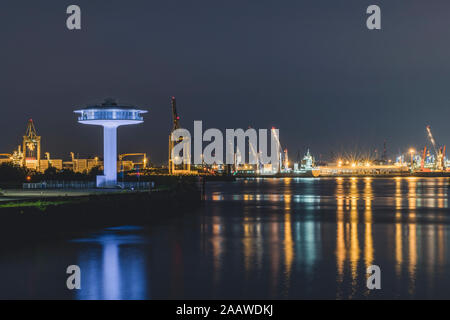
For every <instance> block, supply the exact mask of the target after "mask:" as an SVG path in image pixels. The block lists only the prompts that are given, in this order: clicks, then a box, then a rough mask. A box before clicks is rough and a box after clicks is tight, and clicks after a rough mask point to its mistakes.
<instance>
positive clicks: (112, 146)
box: [97, 126, 117, 187]
mask: <svg viewBox="0 0 450 320" xmlns="http://www.w3.org/2000/svg"><path fill="white" fill-rule="evenodd" d="M99 178H100V179H99ZM99 180H100V181H99ZM116 185H117V126H104V127H103V176H102V177H98V178H97V186H98V187H115V186H116Z"/></svg>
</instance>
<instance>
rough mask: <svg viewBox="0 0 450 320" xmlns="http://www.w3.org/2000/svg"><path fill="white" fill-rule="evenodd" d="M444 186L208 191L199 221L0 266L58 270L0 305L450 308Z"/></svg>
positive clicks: (439, 182) (340, 181) (304, 181)
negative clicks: (196, 302) (315, 301)
mask: <svg viewBox="0 0 450 320" xmlns="http://www.w3.org/2000/svg"><path fill="white" fill-rule="evenodd" d="M447 183H448V180H447V179H444V178H390V179H379V178H336V179H331V178H330V179H309V178H288V179H249V180H239V181H236V182H232V183H229V182H224V183H222V182H217V183H208V186H207V194H206V198H207V201H206V202H205V204H204V205H203V206H202V207H201V208H200V209H199V210H198V211H199V212H198V213H197V214H193V215H187V216H185V217H183V218H179V219H176V220H175V221H170V222H166V223H160V224H156V225H154V226H151V227H145V228H137V227H120V228H112V229H105V230H103V231H100V232H98V233H93V234H87V235H85V236H83V237H78V238H76V239H72V240H71V241H68V242H64V243H61V244H58V245H57V246H40V247H38V248H35V249H34V250H33V252H32V253H30V252H25V253H21V259H15V260H13V261H14V262H13V263H12V264H13V265H14V264H15V265H14V267H13V268H7V266H8V265H7V263H6V262H5V261H6V260H7V259H6V258H5V259H2V260H0V271H1V272H2V274H8V272H9V275H10V277H5V278H6V279H15V278H14V277H21V276H22V275H21V274H15V272H16V271H15V270H21V271H22V270H23V269H24V266H26V268H25V269H27V268H29V269H30V270H32V271H30V272H31V273H32V275H33V276H29V278H32V279H35V278H36V274H42V273H43V269H49V270H47V271H49V272H48V274H47V276H42V277H41V278H42V280H41V278H39V277H37V278H38V280H34V282H33V286H29V285H22V284H20V285H19V286H17V283H15V282H14V281H13V280H10V282H8V280H7V281H6V286H7V287H8V288H13V287H14V286H16V287H14V288H15V291H14V290H12V289H11V291H1V292H0V297H11V292H14V295H13V296H14V297H27V298H30V297H43V296H44V297H57V298H74V299H167V298H174V299H195V298H200V299H201V298H203V299H205V298H206V299H209V298H226V299H231V298H252V299H258V298H277V299H278V298H281V299H282V298H329V299H335V298H338V299H348V298H363V299H364V298H450V291H448V290H447V288H448V287H449V286H450V275H447V273H446V271H447V270H450V268H449V267H450V266H449V258H448V256H449V254H450V252H449V250H448V243H449V233H448V225H449V224H448V223H449V221H450V220H449V215H448V189H447ZM35 257H39V259H35ZM30 260H31V261H32V262H30ZM9 261H11V259H9ZM55 261H56V262H55ZM30 263H31V265H32V267H33V268H32V267H30ZM10 264H11V263H10ZM70 264H78V265H79V266H80V267H81V270H82V290H80V291H77V292H76V293H68V292H67V290H66V289H65V288H64V284H65V282H64V281H65V278H64V277H65V274H64V272H61V270H63V271H64V270H65V269H64V268H66V267H67V265H70ZM372 264H377V265H379V266H380V268H381V272H382V289H381V290H379V291H374V290H368V289H367V288H366V279H367V274H366V268H367V267H368V266H370V265H372ZM27 270H28V269H27ZM17 272H18V271H17ZM49 274H61V276H60V277H59V278H56V279H55V278H54V277H51V276H50V275H49ZM41 281H42V283H44V281H45V283H46V284H50V285H47V287H45V286H44V285H43V284H42V283H41ZM30 288H32V289H30ZM51 290H53V291H51ZM8 292H9V295H8Z"/></svg>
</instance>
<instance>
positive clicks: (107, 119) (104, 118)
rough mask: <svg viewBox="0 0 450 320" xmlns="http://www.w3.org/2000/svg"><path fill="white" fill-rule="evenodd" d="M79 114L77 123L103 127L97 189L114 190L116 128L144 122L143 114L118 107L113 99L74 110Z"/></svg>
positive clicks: (134, 108) (136, 110)
mask: <svg viewBox="0 0 450 320" xmlns="http://www.w3.org/2000/svg"><path fill="white" fill-rule="evenodd" d="M74 112H75V113H78V114H80V116H79V117H78V122H79V123H83V124H90V125H95V126H103V176H97V187H99V188H114V187H116V185H117V128H118V127H119V126H125V125H131V124H139V123H142V122H144V119H143V117H142V116H141V115H142V114H143V113H146V112H147V111H146V110H140V109H138V108H137V107H133V106H124V105H118V104H117V102H116V101H115V100H113V99H109V98H108V99H105V101H104V102H103V103H102V104H101V105H95V106H87V107H86V108H83V109H79V110H75V111H74Z"/></svg>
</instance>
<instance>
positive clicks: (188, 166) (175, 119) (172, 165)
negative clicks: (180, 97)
mask: <svg viewBox="0 0 450 320" xmlns="http://www.w3.org/2000/svg"><path fill="white" fill-rule="evenodd" d="M170 104H171V107H172V121H173V126H172V130H171V131H170V135H169V163H168V168H169V174H180V173H190V171H191V163H190V162H191V161H190V157H189V154H183V158H184V159H185V160H187V161H184V163H183V169H181V170H179V169H177V168H176V166H175V162H174V161H173V159H172V150H173V148H174V146H175V141H172V133H173V132H174V131H175V130H177V129H179V128H180V116H179V115H178V112H177V100H176V98H175V97H171V98H170ZM181 141H183V138H180V139H179V140H178V141H176V142H177V143H180V142H181ZM187 149H188V150H189V149H190V146H189V147H188V148H187ZM185 162H187V163H185Z"/></svg>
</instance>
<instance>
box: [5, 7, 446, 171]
mask: <svg viewBox="0 0 450 320" xmlns="http://www.w3.org/2000/svg"><path fill="white" fill-rule="evenodd" d="M70 4H78V5H79V6H80V7H81V9H82V28H83V29H82V30H81V31H76V32H74V31H69V30H67V29H66V17H67V15H66V13H65V11H66V8H67V6H68V5H70ZM371 4H377V5H379V6H380V7H381V10H382V30H380V31H369V30H368V29H367V28H366V18H367V15H366V13H365V11H366V8H367V7H368V6H369V5H371ZM449 12H450V1H448V0H442V1H434V0H430V1H423V0H408V1H400V0H397V1H392V0H390V1H372V0H371V1H365V0H345V1H336V0H328V1H323V0H314V1H301V0H295V1H285V0H280V1H275V0H272V1H266V0H258V1H256V0H255V1H246V0H237V1H235V0H228V1H216V0H195V1H194V0H180V1H170V0H164V1H149V0H142V1H138V0H129V1H124V0H120V1H118V0H116V1H114V0H89V1H81V0H71V1H63V0H58V1H56V0H55V1H50V0H46V1H31V0H30V1H21V0H2V1H1V4H0V40H1V42H0V65H1V67H0V101H1V103H2V107H1V108H2V113H1V116H0V128H1V134H0V153H3V152H11V151H12V150H13V148H15V147H16V146H17V144H18V143H19V142H20V137H21V136H22V135H23V134H24V131H25V127H26V121H27V119H28V118H33V119H34V120H35V123H36V126H37V130H38V134H40V135H42V137H43V151H49V152H50V153H51V154H52V157H65V158H66V157H67V158H68V157H69V152H70V151H74V152H76V153H79V154H80V156H82V155H95V154H101V153H102V131H101V129H100V128H99V127H90V126H83V125H81V124H78V123H77V121H76V115H75V114H73V113H72V111H73V110H74V109H75V108H76V107H77V106H83V105H86V104H90V103H93V102H97V101H101V100H102V99H103V98H104V97H107V96H112V97H116V98H117V99H118V100H119V101H121V102H126V103H132V104H137V105H139V106H141V107H145V108H148V110H149V113H148V114H147V115H146V116H145V118H146V120H145V124H143V125H140V126H132V127H123V128H120V129H119V152H121V153H124V152H147V153H148V154H149V156H150V158H151V160H152V161H154V162H156V163H162V162H163V161H165V159H166V157H167V144H168V143H167V137H168V133H169V129H170V128H171V113H170V107H169V96H171V95H175V96H176V97H177V101H178V107H179V113H180V116H181V121H182V122H181V124H182V125H183V126H184V127H187V128H189V129H190V128H191V127H192V124H193V121H194V120H203V122H204V127H207V128H213V127H214V128H219V129H223V130H224V129H225V128H247V127H248V126H250V125H251V126H253V127H255V128H271V127H272V126H276V127H278V128H280V135H281V142H282V144H283V146H285V147H287V148H288V149H289V152H290V155H291V158H293V159H294V158H295V155H296V153H297V150H301V151H302V152H303V151H304V149H305V148H306V147H310V148H311V151H312V152H313V153H314V154H315V155H316V156H319V155H322V158H324V159H326V158H330V157H331V155H332V152H342V151H344V150H347V151H355V150H365V151H367V150H371V149H372V150H373V149H375V148H378V149H379V150H381V149H382V144H383V140H385V139H386V140H387V145H388V152H389V155H390V156H391V157H392V156H394V155H395V154H397V153H398V152H399V151H401V150H406V149H407V148H409V147H410V146H415V147H417V148H419V147H422V146H423V145H424V144H425V143H426V142H427V140H426V134H425V126H426V125H427V124H429V125H431V127H432V130H433V133H434V134H435V137H436V140H437V141H438V143H440V144H445V143H448V142H450V129H449V126H448V121H449V120H450V108H449V105H450V90H449V86H450V68H449V66H450V18H449Z"/></svg>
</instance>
